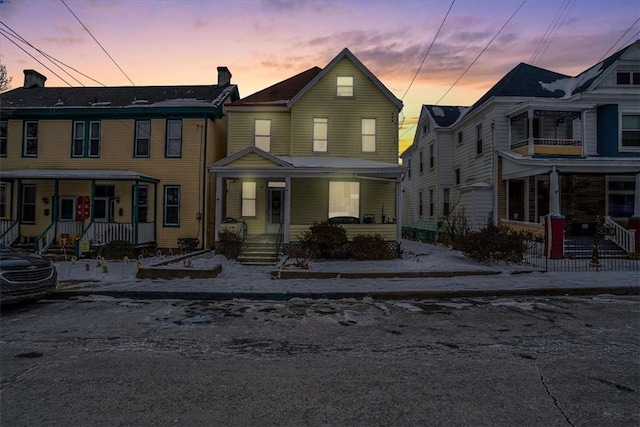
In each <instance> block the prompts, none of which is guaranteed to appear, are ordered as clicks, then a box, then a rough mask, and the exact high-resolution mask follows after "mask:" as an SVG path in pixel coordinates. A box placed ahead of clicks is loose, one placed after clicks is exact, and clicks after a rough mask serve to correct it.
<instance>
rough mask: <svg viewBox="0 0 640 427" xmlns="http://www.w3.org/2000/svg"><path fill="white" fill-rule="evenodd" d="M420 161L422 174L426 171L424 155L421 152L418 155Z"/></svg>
mask: <svg viewBox="0 0 640 427" xmlns="http://www.w3.org/2000/svg"><path fill="white" fill-rule="evenodd" d="M418 157H419V158H418V160H419V161H420V173H422V172H423V171H424V159H423V155H422V151H420V152H419V153H418Z"/></svg>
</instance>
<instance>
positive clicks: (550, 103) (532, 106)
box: [505, 98, 595, 117]
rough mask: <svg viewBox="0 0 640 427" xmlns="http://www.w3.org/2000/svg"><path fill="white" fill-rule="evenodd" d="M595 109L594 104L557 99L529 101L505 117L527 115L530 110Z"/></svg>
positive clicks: (509, 111) (522, 103)
mask: <svg viewBox="0 0 640 427" xmlns="http://www.w3.org/2000/svg"><path fill="white" fill-rule="evenodd" d="M593 107H595V104H594V103H587V102H570V101H567V100H558V99H556V98H553V99H549V100H528V101H525V102H521V103H519V104H516V105H514V106H513V107H512V108H509V109H508V110H507V111H506V112H505V116H507V117H513V116H517V115H519V114H522V113H525V112H527V111H529V110H541V111H583V110H587V109H589V108H593Z"/></svg>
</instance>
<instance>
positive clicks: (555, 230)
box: [545, 166, 564, 259]
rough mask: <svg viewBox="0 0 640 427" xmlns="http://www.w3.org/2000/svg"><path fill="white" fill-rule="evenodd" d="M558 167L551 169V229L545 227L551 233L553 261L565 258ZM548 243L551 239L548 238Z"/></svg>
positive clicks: (551, 255)
mask: <svg viewBox="0 0 640 427" xmlns="http://www.w3.org/2000/svg"><path fill="white" fill-rule="evenodd" d="M559 181H560V180H559V178H558V171H557V170H556V167H555V166H553V167H552V168H551V174H550V175H549V216H548V220H549V221H550V222H551V224H550V227H545V230H546V232H547V233H551V236H547V237H551V250H550V251H549V253H550V257H551V258H553V259H557V258H563V257H564V216H562V215H561V214H560V185H559ZM547 242H549V239H548V238H547Z"/></svg>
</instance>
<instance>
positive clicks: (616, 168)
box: [498, 152, 640, 179]
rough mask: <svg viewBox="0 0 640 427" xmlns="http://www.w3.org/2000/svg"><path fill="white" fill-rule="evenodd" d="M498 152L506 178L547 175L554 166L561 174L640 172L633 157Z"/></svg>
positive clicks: (638, 163)
mask: <svg viewBox="0 0 640 427" xmlns="http://www.w3.org/2000/svg"><path fill="white" fill-rule="evenodd" d="M498 154H499V155H500V157H502V177H503V178H504V179H516V178H525V177H528V176H535V175H546V174H548V173H550V172H551V168H552V167H553V166H555V167H556V169H557V171H558V173H560V174H565V173H571V174H594V173H595V174H611V175H614V174H628V173H640V162H639V161H638V160H637V159H631V158H606V157H586V158H573V159H571V158H566V159H565V158H535V157H534V158H531V157H521V156H518V155H515V154H513V153H509V152H499V153H498Z"/></svg>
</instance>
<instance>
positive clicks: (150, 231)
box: [133, 222, 156, 244]
mask: <svg viewBox="0 0 640 427" xmlns="http://www.w3.org/2000/svg"><path fill="white" fill-rule="evenodd" d="M155 230H156V225H155V223H153V222H140V223H138V239H137V241H135V242H133V243H134V244H142V243H149V242H153V241H155V240H156V237H155Z"/></svg>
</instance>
